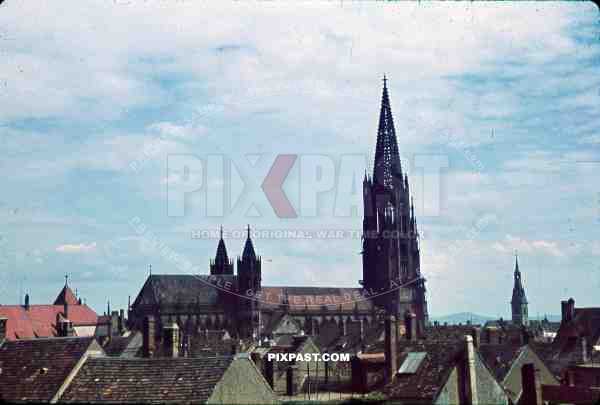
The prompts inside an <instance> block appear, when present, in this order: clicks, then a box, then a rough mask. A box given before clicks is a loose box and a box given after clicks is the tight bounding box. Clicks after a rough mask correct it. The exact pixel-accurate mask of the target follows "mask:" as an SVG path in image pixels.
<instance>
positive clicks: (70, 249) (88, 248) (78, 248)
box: [56, 242, 96, 253]
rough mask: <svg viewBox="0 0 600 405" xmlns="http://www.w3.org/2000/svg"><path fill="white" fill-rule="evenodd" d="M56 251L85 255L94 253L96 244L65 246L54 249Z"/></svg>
mask: <svg viewBox="0 0 600 405" xmlns="http://www.w3.org/2000/svg"><path fill="white" fill-rule="evenodd" d="M56 251H57V252H60V253H87V252H95V251H96V242H91V243H79V244H65V245H60V246H57V247H56Z"/></svg>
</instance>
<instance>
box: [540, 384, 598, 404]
mask: <svg viewBox="0 0 600 405" xmlns="http://www.w3.org/2000/svg"><path fill="white" fill-rule="evenodd" d="M598 398H600V390H598V389H589V388H584V387H570V386H566V385H542V400H543V401H548V403H554V404H559V403H568V404H573V403H575V404H579V405H586V404H590V405H592V404H597V403H598Z"/></svg>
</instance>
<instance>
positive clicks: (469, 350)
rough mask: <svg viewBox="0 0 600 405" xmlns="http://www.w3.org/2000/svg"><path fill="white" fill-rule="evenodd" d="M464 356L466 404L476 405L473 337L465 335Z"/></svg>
mask: <svg viewBox="0 0 600 405" xmlns="http://www.w3.org/2000/svg"><path fill="white" fill-rule="evenodd" d="M465 354H466V360H467V364H466V376H465V377H466V378H465V381H466V384H467V387H466V393H467V399H468V403H469V404H471V405H477V403H478V397H477V372H476V368H475V346H474V345H473V337H472V336H471V335H465Z"/></svg>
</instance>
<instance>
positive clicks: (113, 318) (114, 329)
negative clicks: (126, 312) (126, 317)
mask: <svg viewBox="0 0 600 405" xmlns="http://www.w3.org/2000/svg"><path fill="white" fill-rule="evenodd" d="M109 315H110V333H109V335H110V336H118V335H119V312H118V311H112V312H111V313H110V314H109Z"/></svg>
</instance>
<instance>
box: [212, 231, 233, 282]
mask: <svg viewBox="0 0 600 405" xmlns="http://www.w3.org/2000/svg"><path fill="white" fill-rule="evenodd" d="M210 274H211V275H212V276H216V275H233V260H229V258H228V257H227V248H226V247H225V241H224V240H223V227H221V238H220V239H219V245H218V246H217V254H216V255H215V260H211V262H210Z"/></svg>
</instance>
